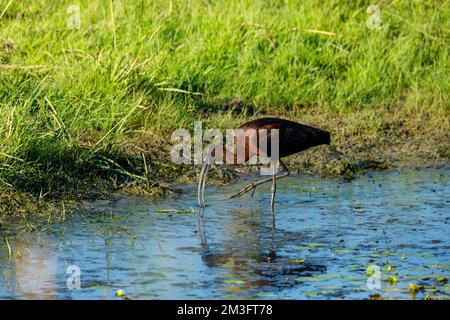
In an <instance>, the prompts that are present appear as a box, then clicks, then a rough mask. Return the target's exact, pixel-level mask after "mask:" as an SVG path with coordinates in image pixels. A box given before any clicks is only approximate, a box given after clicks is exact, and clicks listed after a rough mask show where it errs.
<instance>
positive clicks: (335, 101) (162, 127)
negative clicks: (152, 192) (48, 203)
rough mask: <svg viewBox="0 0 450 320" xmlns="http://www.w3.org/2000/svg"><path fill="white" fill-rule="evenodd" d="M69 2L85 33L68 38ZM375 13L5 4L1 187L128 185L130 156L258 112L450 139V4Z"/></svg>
mask: <svg viewBox="0 0 450 320" xmlns="http://www.w3.org/2000/svg"><path fill="white" fill-rule="evenodd" d="M74 3H75V4H77V3H78V4H79V5H80V12H81V29H80V30H69V29H68V28H67V27H66V25H67V19H68V17H69V15H70V14H69V13H67V8H68V7H69V5H72V4H74ZM111 3H113V7H111V6H110V4H111ZM371 4H374V3H372V1H353V0H352V1H350V0H348V1H326V2H323V1H288V0H286V1H280V0H266V1H228V0H217V1H213V0H210V1H207V0H204V1H201V0H198V1H196V0H192V1H168V0H166V1H162V0H151V1H147V0H145V1H112V2H111V1H92V0H90V1H87V0H82V1H79V2H76V1H75V2H74V1H50V0H45V1H44V0H34V1H31V2H26V1H19V0H16V1H14V0H13V1H11V0H0V111H1V112H0V188H3V189H8V190H17V191H24V192H31V193H33V194H46V193H50V194H52V193H53V192H54V190H56V189H58V190H60V189H61V186H62V185H65V186H66V187H67V188H70V186H71V183H72V182H73V181H74V180H76V179H77V178H78V177H84V176H96V177H97V176H99V177H103V176H105V175H106V176H108V177H110V176H109V175H108V174H109V172H111V170H112V171H114V172H116V173H121V174H124V173H125V175H128V176H130V175H129V173H130V174H131V175H132V171H133V163H132V162H130V160H129V158H128V155H130V154H140V153H142V152H144V151H145V150H146V149H145V148H146V147H148V148H154V147H158V146H161V145H166V143H167V142H168V141H170V134H171V132H172V130H174V129H176V128H180V127H187V128H192V123H193V121H194V120H204V121H206V122H207V125H208V126H211V127H215V126H218V127H222V128H224V127H233V126H235V125H237V124H238V123H239V122H241V121H242V120H243V119H244V118H246V110H247V111H248V110H250V109H251V110H252V112H253V113H254V114H256V115H261V114H284V115H285V116H289V115H290V114H292V112H293V110H297V111H296V112H298V110H303V109H305V110H309V111H308V112H313V113H314V114H316V115H318V117H319V118H320V116H321V115H325V114H327V115H330V114H332V115H333V114H334V115H340V117H341V118H342V117H344V118H345V117H348V118H349V119H356V120H355V121H354V122H352V124H351V125H350V128H351V129H350V131H352V130H354V131H355V132H359V131H361V130H362V132H363V133H364V132H366V131H367V130H368V129H367V128H369V129H370V130H372V131H374V132H375V133H376V132H381V133H379V134H382V133H383V130H380V128H382V127H383V123H380V122H379V118H377V117H376V116H374V115H376V114H377V112H378V111H380V110H391V108H393V107H394V108H396V109H395V110H401V112H404V114H406V115H407V118H406V120H405V121H406V123H416V124H418V126H417V128H416V129H417V130H416V131H417V132H418V133H420V134H426V133H427V130H428V129H427V128H425V127H424V126H421V125H420V123H422V122H423V121H425V120H423V119H426V121H427V122H426V123H431V124H433V130H434V129H436V128H438V129H441V130H447V129H448V128H449V124H448V116H449V101H450V97H449V92H450V87H449V86H450V78H449V77H450V72H449V71H450V70H449V59H448V57H449V56H450V55H449V46H450V41H449V40H450V6H449V5H448V2H447V1H379V2H377V3H375V4H378V5H379V6H380V8H381V19H382V24H381V28H380V29H369V28H368V27H367V26H366V21H367V19H368V17H369V14H367V13H366V9H367V7H368V6H369V5H371ZM314 30H319V31H325V32H327V33H320V32H319V33H318V32H316V31H314ZM235 101H238V103H235ZM236 106H239V108H241V109H243V112H241V113H240V114H237V115H236ZM233 108H235V109H234V111H233ZM361 114H370V116H369V117H368V118H367V119H369V120H364V121H368V122H364V121H363V122H362V123H361V121H359V120H358V119H360V116H359V115H361ZM296 118H297V119H298V120H301V117H296ZM364 119H366V118H364ZM318 122H319V123H320V120H319V121H318ZM422 124H423V123H422ZM325 126H327V127H328V128H329V129H333V124H330V123H328V124H325ZM345 130H347V129H345ZM136 141H139V143H135V142H136ZM143 141H145V143H144V142H143ZM143 150H144V151H143ZM149 162H150V166H151V165H152V162H151V157H150V156H149ZM155 163H157V161H156V160H155ZM155 170H156V169H155ZM73 184H74V186H75V185H77V183H76V182H73ZM72 187H73V186H72Z"/></svg>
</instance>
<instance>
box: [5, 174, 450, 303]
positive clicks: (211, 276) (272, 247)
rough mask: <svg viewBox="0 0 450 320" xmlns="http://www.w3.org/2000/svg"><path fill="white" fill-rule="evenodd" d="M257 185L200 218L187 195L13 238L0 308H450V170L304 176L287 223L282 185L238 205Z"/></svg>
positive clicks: (217, 201) (128, 204)
mask: <svg viewBox="0 0 450 320" xmlns="http://www.w3.org/2000/svg"><path fill="white" fill-rule="evenodd" d="M252 178H255V177H248V178H246V179H245V180H242V181H240V182H239V183H238V184H235V185H230V186H225V187H209V188H208V189H207V192H206V201H207V204H208V205H207V207H206V208H205V210H204V211H201V212H200V211H199V210H198V207H197V204H196V190H195V186H180V187H179V188H180V192H179V193H177V194H176V195H173V196H171V197H169V198H167V199H159V200H150V199H147V198H145V197H130V196H120V195H118V196H115V197H114V198H111V199H109V200H102V201H93V202H85V203H82V204H80V205H79V207H78V209H77V213H76V214H75V215H71V216H51V217H46V218H45V219H43V218H41V219H36V220H33V221H30V220H28V221H27V223H26V224H25V225H24V222H23V221H20V223H19V222H18V227H17V228H8V230H6V229H4V230H1V231H0V232H1V237H0V240H1V245H0V270H1V273H0V298H1V299H10V298H38V299H46V298H50V299H54V298H58V299H124V298H130V299H241V298H242V299H244V298H245V299H355V298H356V299H368V298H369V297H370V296H372V297H380V296H381V297H382V298H385V299H411V298H415V299H423V298H425V297H427V296H428V297H433V298H448V297H449V296H450V285H449V284H448V282H447V281H448V277H449V274H450V225H449V222H450V183H449V182H450V170H449V169H427V170H420V171H416V170H395V171H389V172H384V173H371V174H366V175H363V176H361V177H358V178H356V179H353V180H350V181H346V180H341V179H330V178H324V177H319V176H304V175H298V176H295V175H294V176H292V177H289V178H286V179H284V180H280V181H279V183H278V193H277V203H276V209H275V215H274V217H275V220H273V216H272V213H271V211H270V209H269V202H270V190H269V189H270V186H269V185H267V186H261V187H259V188H258V189H257V191H256V193H255V195H254V197H250V196H249V195H247V196H244V197H242V198H241V199H238V200H229V199H228V197H229V196H230V195H231V194H232V193H233V192H235V191H237V190H239V189H240V188H241V187H242V186H243V185H244V184H245V183H247V182H248V181H249V180H251V179H252ZM19 225H20V227H19ZM30 225H31V227H30ZM30 228H33V229H35V231H33V232H29V231H28V230H29V229H30ZM368 266H371V267H369V268H368ZM78 276H79V277H78ZM378 280H380V281H379V282H378ZM410 284H413V285H417V286H418V288H420V290H419V291H418V292H416V293H415V292H414V291H416V290H412V291H413V292H412V293H411V290H410V287H409V286H410ZM117 290H123V292H124V295H125V297H118V296H116V293H117ZM377 295H380V296H377Z"/></svg>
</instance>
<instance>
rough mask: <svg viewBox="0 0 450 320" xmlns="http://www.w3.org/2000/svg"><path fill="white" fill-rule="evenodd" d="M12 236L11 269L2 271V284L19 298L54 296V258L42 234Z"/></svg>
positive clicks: (55, 289)
mask: <svg viewBox="0 0 450 320" xmlns="http://www.w3.org/2000/svg"><path fill="white" fill-rule="evenodd" d="M33 238H34V241H30V239H29V237H27V236H24V237H23V238H12V239H11V240H10V241H8V244H9V245H10V248H11V253H14V254H13V255H11V256H10V257H9V259H10V261H12V263H11V264H10V268H5V269H4V270H3V275H4V284H5V285H6V286H7V287H9V288H10V290H11V291H13V292H14V293H15V295H16V296H17V297H18V298H22V299H41V300H43V299H55V298H56V297H57V288H58V276H57V274H58V272H57V269H58V268H57V257H56V254H55V250H54V246H53V245H52V244H51V243H49V242H48V241H46V240H47V239H46V237H45V236H41V237H33Z"/></svg>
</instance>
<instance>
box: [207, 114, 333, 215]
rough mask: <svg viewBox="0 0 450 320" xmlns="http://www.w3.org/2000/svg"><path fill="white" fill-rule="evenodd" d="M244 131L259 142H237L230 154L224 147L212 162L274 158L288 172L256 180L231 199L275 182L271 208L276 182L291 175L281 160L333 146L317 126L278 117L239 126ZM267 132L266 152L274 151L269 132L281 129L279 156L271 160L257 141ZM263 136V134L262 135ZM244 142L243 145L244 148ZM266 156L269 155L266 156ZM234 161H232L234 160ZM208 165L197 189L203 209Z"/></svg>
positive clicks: (327, 134)
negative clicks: (243, 153)
mask: <svg viewBox="0 0 450 320" xmlns="http://www.w3.org/2000/svg"><path fill="white" fill-rule="evenodd" d="M239 129H242V130H241V133H243V134H246V133H247V132H250V131H249V130H252V131H251V132H255V133H256V135H257V138H258V139H257V140H256V139H255V140H253V139H250V138H248V139H245V138H244V139H236V140H235V145H236V144H237V145H236V148H235V149H234V150H233V151H230V150H228V149H226V148H225V147H224V149H223V153H222V154H220V155H215V154H213V160H217V159H218V158H219V159H220V157H223V159H222V160H224V161H227V162H226V163H228V164H235V165H236V164H242V163H244V162H247V161H248V160H249V159H250V158H252V157H253V156H255V155H257V156H269V157H270V158H271V161H274V162H279V163H280V164H281V166H282V167H283V169H284V170H285V171H286V172H285V173H284V174H282V175H279V176H277V175H276V172H275V171H274V173H273V175H272V177H271V178H266V179H262V180H259V181H256V182H254V183H252V184H249V185H248V186H246V187H245V188H243V189H242V190H241V191H239V192H238V193H236V194H235V195H233V196H232V198H235V197H240V196H242V195H244V194H245V193H247V192H249V191H252V190H253V192H254V191H255V189H256V187H257V186H258V185H260V184H263V183H266V182H269V181H270V180H272V201H271V206H272V207H273V205H274V199H275V192H276V179H277V178H278V179H280V178H283V177H286V176H288V175H289V174H290V172H289V169H288V168H287V166H286V164H285V163H284V162H283V161H282V160H281V158H284V157H287V156H290V155H293V154H295V153H298V152H300V151H303V150H306V149H309V148H312V147H315V146H318V145H321V144H329V143H330V133H329V132H327V131H324V130H321V129H317V128H314V127H310V126H307V125H303V124H300V123H297V122H293V121H289V120H284V119H279V118H260V119H256V120H252V121H249V122H246V123H244V124H243V125H241V126H240V127H239ZM262 129H266V130H268V131H267V132H268V134H267V148H266V149H265V150H271V137H272V136H271V134H270V132H271V131H270V130H273V129H278V137H279V139H278V141H279V157H272V155H271V154H270V153H269V152H266V151H265V150H263V148H260V145H258V144H257V143H256V141H260V139H259V138H261V137H260V132H261V131H260V130H262ZM261 136H263V135H262V133H261ZM242 143H243V144H244V145H242ZM239 148H243V149H245V156H244V157H242V156H241V157H238V156H237V150H239ZM266 153H267V154H266ZM231 159H232V160H231ZM208 166H209V163H208V161H205V163H204V165H203V168H202V171H201V173H200V179H199V186H198V202H199V205H200V206H201V207H203V206H204V205H205V202H204V196H203V193H204V188H205V182H206V175H207V171H208Z"/></svg>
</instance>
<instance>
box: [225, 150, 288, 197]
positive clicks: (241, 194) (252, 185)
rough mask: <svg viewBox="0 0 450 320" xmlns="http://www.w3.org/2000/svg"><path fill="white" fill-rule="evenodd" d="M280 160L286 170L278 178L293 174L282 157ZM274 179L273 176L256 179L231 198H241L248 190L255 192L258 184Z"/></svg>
mask: <svg viewBox="0 0 450 320" xmlns="http://www.w3.org/2000/svg"><path fill="white" fill-rule="evenodd" d="M279 162H280V164H281V166H282V167H283V170H284V171H286V172H285V173H283V174H281V175H279V176H277V179H282V178H285V177H287V176H289V175H290V174H291V172H290V171H289V168H288V167H287V166H286V164H285V163H284V162H283V161H282V160H281V159H280V160H279ZM272 179H273V177H270V178H266V179H261V180H257V181H254V182H252V183H250V184H248V185H246V186H245V187H244V188H242V189H241V191H239V192H238V193H236V194H234V195H232V196H231V197H230V198H231V199H233V198H240V197H242V196H243V195H244V194H246V193H248V192H250V191H252V190H253V192H254V191H255V189H256V187H257V186H259V185H260V184H264V183H266V182H270V181H272Z"/></svg>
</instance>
